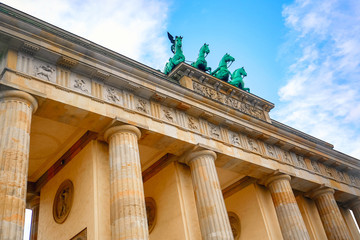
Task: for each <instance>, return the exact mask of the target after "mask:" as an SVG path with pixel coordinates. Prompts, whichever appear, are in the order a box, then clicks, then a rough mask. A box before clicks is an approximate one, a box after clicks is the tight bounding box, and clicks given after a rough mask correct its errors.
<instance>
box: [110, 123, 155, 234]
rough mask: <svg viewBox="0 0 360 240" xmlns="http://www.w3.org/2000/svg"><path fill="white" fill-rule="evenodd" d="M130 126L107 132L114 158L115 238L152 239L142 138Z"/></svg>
mask: <svg viewBox="0 0 360 240" xmlns="http://www.w3.org/2000/svg"><path fill="white" fill-rule="evenodd" d="M140 136H141V132H140V130H139V129H138V128H136V127H134V126H130V125H123V126H115V127H112V128H110V129H108V130H107V131H106V132H105V139H106V140H107V141H108V142H109V158H110V188H111V192H110V210H111V214H110V224H111V236H112V240H135V239H136V240H143V239H148V238H149V233H148V226H147V218H146V209H145V197H144V187H143V182H142V174H141V165H140V156H139V147H138V139H139V138H140Z"/></svg>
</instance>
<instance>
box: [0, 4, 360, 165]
mask: <svg viewBox="0 0 360 240" xmlns="http://www.w3.org/2000/svg"><path fill="white" fill-rule="evenodd" d="M4 3H5V4H8V5H10V6H13V7H15V8H17V9H20V10H22V11H24V12H26V13H29V14H31V15H33V16H36V17H38V18H40V19H42V20H45V21H47V22H49V23H52V24H54V25H56V26H58V27H61V28H63V29H65V30H68V31H70V32H72V33H75V34H77V35H79V36H82V37H84V38H87V39H89V40H91V41H93V42H95V43H98V44H100V45H103V46H105V47H107V48H110V49H112V50H114V51H116V52H119V53H121V54H123V55H125V56H128V57H131V58H133V59H135V60H137V61H139V62H142V63H144V64H146V65H149V66H151V67H153V68H155V69H163V67H164V64H165V62H166V61H167V60H168V58H169V57H171V52H170V42H169V40H168V39H167V34H166V32H167V31H169V32H170V33H171V34H172V35H174V36H175V35H181V36H183V51H184V54H185V57H186V60H187V61H194V60H196V58H197V55H198V51H199V49H200V47H201V46H202V44H203V43H205V42H206V43H208V44H209V45H210V51H211V52H210V54H209V55H208V57H207V61H208V65H209V66H211V67H212V68H213V69H214V68H216V67H217V65H218V62H219V60H220V59H221V57H222V56H223V55H224V54H225V53H229V54H231V55H232V56H233V57H235V59H236V61H235V62H234V63H233V64H232V66H231V67H230V70H231V71H233V70H235V69H236V68H239V67H242V66H244V67H245V69H246V71H247V73H248V76H247V77H246V78H245V85H246V87H250V89H251V92H252V93H253V94H256V95H258V96H260V97H262V98H264V99H267V100H269V101H271V102H273V103H275V109H273V110H272V111H271V112H270V115H271V117H272V118H274V119H276V120H278V121H281V122H283V123H285V124H288V125H290V126H292V127H294V128H296V129H299V130H301V131H304V132H306V133H308V134H311V135H313V136H315V137H318V138H320V139H323V140H325V141H328V142H330V143H332V144H334V146H335V149H337V150H339V151H342V152H344V153H346V154H349V155H352V156H354V157H357V158H360V94H359V93H360V81H359V80H360V70H359V69H360V68H359V65H360V31H359V28H360V1H358V0H327V1H322V0H318V1H317V0H312V1H310V0H286V1H275V0H274V1H268V0H233V1H231V0H224V1H165V0H132V1H118V0H103V1H97V0H81V1H80V0H77V1H71V0H52V1H47V0H32V1H26V0H6V1H4Z"/></svg>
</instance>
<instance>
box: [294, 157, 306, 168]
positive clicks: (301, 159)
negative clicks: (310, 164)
mask: <svg viewBox="0 0 360 240" xmlns="http://www.w3.org/2000/svg"><path fill="white" fill-rule="evenodd" d="M295 159H296V160H295V161H296V162H297V163H298V166H299V167H301V168H305V169H307V167H306V164H305V160H304V157H303V156H300V155H295Z"/></svg>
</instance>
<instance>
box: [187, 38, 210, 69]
mask: <svg viewBox="0 0 360 240" xmlns="http://www.w3.org/2000/svg"><path fill="white" fill-rule="evenodd" d="M209 53H210V49H209V44H206V43H204V45H203V46H202V47H201V48H200V51H199V57H198V58H197V60H196V62H193V63H192V64H191V66H193V67H195V68H197V69H199V70H201V71H204V72H207V71H209V72H211V67H208V66H207V61H206V59H205V58H206V56H207V55H208V54H209Z"/></svg>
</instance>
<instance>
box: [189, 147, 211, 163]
mask: <svg viewBox="0 0 360 240" xmlns="http://www.w3.org/2000/svg"><path fill="white" fill-rule="evenodd" d="M206 155H208V156H209V157H211V158H212V159H213V160H214V161H215V159H216V157H217V156H216V153H215V152H213V151H211V150H200V151H196V152H192V153H189V154H188V155H187V156H186V157H185V159H184V163H185V164H187V165H189V163H190V162H191V161H192V160H194V159H196V158H198V157H201V156H206Z"/></svg>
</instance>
